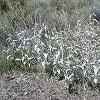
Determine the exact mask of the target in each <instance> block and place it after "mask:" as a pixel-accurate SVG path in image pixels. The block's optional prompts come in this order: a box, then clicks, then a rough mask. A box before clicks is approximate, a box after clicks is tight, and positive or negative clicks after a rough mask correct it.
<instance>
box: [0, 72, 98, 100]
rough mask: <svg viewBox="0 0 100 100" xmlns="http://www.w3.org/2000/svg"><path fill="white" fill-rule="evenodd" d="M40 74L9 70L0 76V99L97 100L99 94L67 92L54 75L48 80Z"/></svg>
mask: <svg viewBox="0 0 100 100" xmlns="http://www.w3.org/2000/svg"><path fill="white" fill-rule="evenodd" d="M41 75H42V74H37V75H36V74H33V73H22V72H17V71H16V72H10V73H6V74H4V73H3V75H2V76H1V77H0V100H99V99H100V96H99V94H96V93H95V92H91V91H88V92H87V91H86V92H84V93H83V92H82V93H80V94H79V95H78V94H77V95H76V94H69V93H68V91H67V89H66V87H64V85H63V84H61V82H58V81H57V78H56V77H52V78H51V79H49V80H44V78H43V77H42V78H40V77H39V76H41Z"/></svg>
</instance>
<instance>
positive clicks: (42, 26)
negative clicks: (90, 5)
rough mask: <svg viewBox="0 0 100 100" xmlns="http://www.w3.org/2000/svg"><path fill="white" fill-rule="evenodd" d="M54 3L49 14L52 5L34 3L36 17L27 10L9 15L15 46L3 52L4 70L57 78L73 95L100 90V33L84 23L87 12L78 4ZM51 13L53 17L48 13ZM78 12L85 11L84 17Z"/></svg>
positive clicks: (8, 19) (1, 64)
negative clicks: (90, 90)
mask: <svg viewBox="0 0 100 100" xmlns="http://www.w3.org/2000/svg"><path fill="white" fill-rule="evenodd" d="M52 2H54V3H53V4H54V5H52V9H51V10H50V9H47V10H46V11H45V8H46V7H47V5H48V4H47V5H46V4H44V5H45V7H44V6H43V3H37V4H35V3H34V4H35V8H34V9H33V12H34V13H35V14H30V13H29V12H27V10H25V9H23V10H22V9H20V10H19V9H17V10H14V11H13V10H12V11H11V12H8V14H5V16H6V17H5V18H6V20H7V22H8V23H7V25H8V27H7V30H10V31H9V33H10V35H9V36H10V37H9V38H10V41H11V44H10V45H11V46H10V48H8V50H7V51H2V55H1V59H0V68H1V71H6V70H14V69H15V70H17V69H18V70H19V69H20V70H25V71H31V70H33V71H34V72H44V73H47V74H48V76H49V78H50V77H52V76H57V77H58V80H59V81H60V80H61V81H63V82H64V83H65V85H66V87H68V89H69V91H70V92H71V93H72V92H74V91H78V89H80V88H81V89H83V90H87V89H89V88H90V89H91V88H92V89H94V87H95V89H96V88H97V90H98V91H100V88H99V87H98V84H99V82H100V80H99V70H100V69H99V66H98V65H99V49H100V48H99V45H98V43H99V35H98V32H99V30H98V29H95V28H94V26H92V25H91V23H84V13H83V12H84V9H82V7H81V9H80V7H78V6H77V3H76V2H74V3H76V5H74V4H72V3H71V2H69V6H65V3H64V1H59V2H57V1H56V0H55V1H52ZM52 2H51V4H52ZM59 4H60V5H59ZM63 5H64V6H63ZM53 7H54V9H53ZM40 8H42V9H40ZM76 9H77V10H76ZM48 10H50V14H52V16H50V14H48V13H47V12H48ZM75 11H76V12H75ZM78 11H80V12H82V11H83V12H82V14H83V16H80V15H79V14H78V13H77V12H78ZM15 12H17V14H16V13H15ZM25 14H27V15H25ZM74 14H75V16H78V17H76V19H77V21H76V26H75V27H72V29H71V28H70V25H71V24H70V22H68V21H71V22H73V18H72V17H73V16H74ZM45 15H47V16H45ZM54 15H56V19H54V17H55V16H54ZM63 15H64V17H63ZM72 15H73V16H72ZM49 18H50V19H49ZM63 18H65V19H63ZM69 18H70V20H68V19H69ZM81 18H82V20H81ZM45 20H46V21H45ZM64 22H65V23H64ZM63 23H64V24H63ZM67 24H68V25H67ZM63 25H64V28H63V30H62V28H61V27H62V26H63ZM74 87H75V89H73V88H74ZM87 87H88V88H87Z"/></svg>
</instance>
